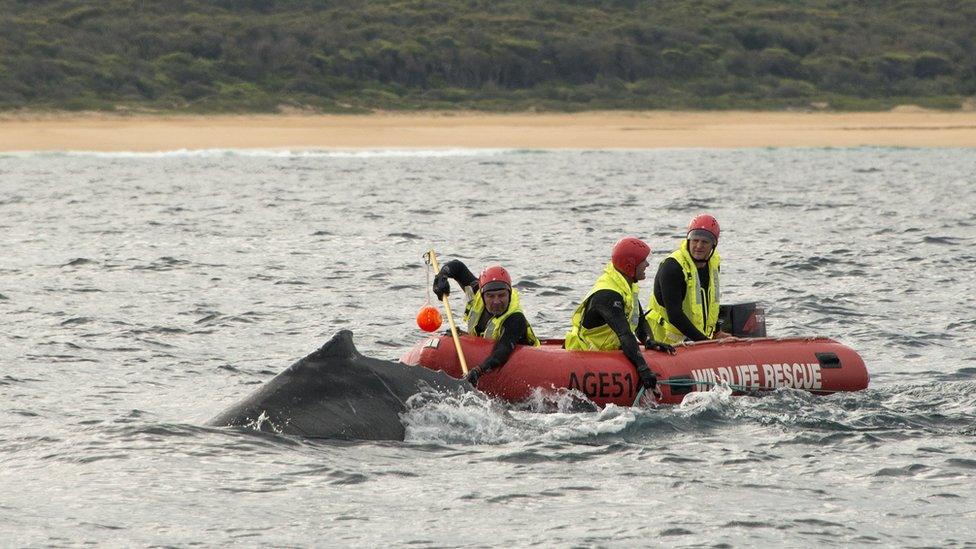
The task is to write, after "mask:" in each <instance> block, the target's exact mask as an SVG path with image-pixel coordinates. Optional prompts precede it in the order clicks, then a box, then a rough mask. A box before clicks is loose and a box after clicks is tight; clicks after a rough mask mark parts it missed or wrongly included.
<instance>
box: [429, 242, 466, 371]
mask: <svg viewBox="0 0 976 549" xmlns="http://www.w3.org/2000/svg"><path fill="white" fill-rule="evenodd" d="M424 259H426V260H427V262H428V263H430V266H431V267H433V268H434V273H439V272H440V270H441V267H440V265H438V264H437V254H435V253H434V250H428V251H427V253H426V254H425V256H424ZM441 302H442V303H444V310H445V311H446V312H447V323H448V324H450V325H451V337H452V338H453V339H454V348H455V349H457V355H458V359H459V360H460V361H461V372H463V373H464V375H465V376H466V375H468V363H467V361H465V360H464V351H462V350H461V339H460V338H458V331H457V326H456V325H455V324H454V315H453V314H452V313H451V302H450V300H449V299H448V296H447V295H446V294H445V295H444V297H442V298H441Z"/></svg>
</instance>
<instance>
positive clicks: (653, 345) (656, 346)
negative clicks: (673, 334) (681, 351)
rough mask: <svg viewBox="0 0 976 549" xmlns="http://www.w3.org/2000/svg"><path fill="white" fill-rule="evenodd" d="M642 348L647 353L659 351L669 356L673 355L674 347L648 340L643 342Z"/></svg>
mask: <svg viewBox="0 0 976 549" xmlns="http://www.w3.org/2000/svg"><path fill="white" fill-rule="evenodd" d="M644 348H645V349H647V350H648V351H661V352H662V353H668V354H669V355H673V354H674V353H675V350H674V347H672V346H670V345H668V344H667V343H661V342H660V341H654V340H653V339H648V340H647V341H645V342H644Z"/></svg>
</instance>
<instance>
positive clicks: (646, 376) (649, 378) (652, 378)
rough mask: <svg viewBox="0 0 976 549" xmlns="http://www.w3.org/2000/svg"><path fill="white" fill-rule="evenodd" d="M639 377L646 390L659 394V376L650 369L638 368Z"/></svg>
mask: <svg viewBox="0 0 976 549" xmlns="http://www.w3.org/2000/svg"><path fill="white" fill-rule="evenodd" d="M637 375H638V377H640V381H641V385H643V386H644V389H647V390H649V391H654V393H655V394H656V393H657V376H656V375H654V372H652V371H651V370H650V368H648V367H646V366H645V367H643V368H638V369H637Z"/></svg>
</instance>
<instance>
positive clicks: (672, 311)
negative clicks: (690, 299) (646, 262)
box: [660, 257, 708, 341]
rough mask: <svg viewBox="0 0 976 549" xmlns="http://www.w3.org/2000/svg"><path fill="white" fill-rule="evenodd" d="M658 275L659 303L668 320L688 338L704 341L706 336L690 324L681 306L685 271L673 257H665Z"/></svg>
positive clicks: (684, 290) (684, 285) (684, 288)
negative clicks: (659, 279) (659, 286)
mask: <svg viewBox="0 0 976 549" xmlns="http://www.w3.org/2000/svg"><path fill="white" fill-rule="evenodd" d="M660 277H661V301H662V302H661V304H662V305H664V309H665V310H666V311H667V313H668V321H669V322H670V323H671V324H673V325H674V327H675V328H677V329H678V330H680V331H681V333H683V334H685V337H687V338H688V339H690V340H692V341H706V340H707V339H708V337H706V336H705V334H703V333H702V332H701V330H699V329H698V328H696V327H695V325H694V324H692V322H691V320H689V319H688V317H687V316H685V312H684V310H682V308H681V306H682V304H683V303H684V300H685V292H686V291H687V286H686V284H685V272H684V271H683V270H682V269H681V265H679V264H678V262H677V260H675V259H674V258H673V257H669V258H667V259H665V260H664V262H663V263H662V264H661V268H660Z"/></svg>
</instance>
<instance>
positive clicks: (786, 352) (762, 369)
mask: <svg viewBox="0 0 976 549" xmlns="http://www.w3.org/2000/svg"><path fill="white" fill-rule="evenodd" d="M460 340H461V346H462V349H463V351H464V356H465V359H466V361H467V364H468V365H469V366H474V365H477V364H480V363H481V362H482V361H484V360H485V358H487V357H488V355H489V353H490V352H491V348H492V346H493V344H494V342H493V341H491V340H486V339H483V338H478V337H472V336H461V338H460ZM562 343H563V342H562V340H547V341H545V342H543V344H542V345H541V346H539V347H527V346H521V345H520V346H518V347H516V349H515V351H514V352H513V353H512V355H511V357H510V358H509V360H508V362H507V363H506V364H505V365H504V366H503V367H502V368H498V369H496V370H492V371H491V372H488V373H487V374H485V375H484V376H482V377H481V379H480V380H479V382H478V389H480V390H481V391H483V392H485V393H487V394H489V395H491V396H494V397H498V398H502V399H504V400H508V401H511V402H518V401H521V400H524V399H526V398H528V397H529V396H530V395H531V394H532V393H533V391H534V390H535V389H537V388H542V389H550V390H557V389H578V390H579V391H581V392H583V393H584V394H586V396H587V397H588V398H589V399H590V400H592V401H593V402H594V403H596V404H598V405H600V406H606V405H607V404H616V405H618V406H630V405H632V404H633V403H634V400H635V398H636V397H637V395H638V390H639V389H640V380H639V378H638V377H637V372H636V371H635V369H634V367H633V365H631V363H630V361H628V360H627V358H626V357H625V356H624V355H623V353H622V352H620V351H567V350H565V349H563V348H562ZM676 350H677V352H676V354H675V355H669V354H666V353H661V352H657V351H644V359H645V360H646V361H647V364H648V366H650V368H651V370H652V371H653V372H654V373H655V374H656V375H657V376H658V380H659V381H660V382H661V386H660V387H661V392H662V394H663V397H662V399H661V400H660V402H663V403H669V404H678V403H680V402H681V400H682V399H683V398H684V396H685V395H687V394H688V393H691V392H694V391H707V390H709V389H710V388H711V387H712V386H713V385H715V384H716V383H726V384H728V385H729V386H730V387H731V388H732V389H733V391H734V392H733V394H746V393H750V392H756V391H770V390H775V389H777V388H781V387H791V388H794V389H800V390H804V391H809V392H812V393H816V394H829V393H835V392H847V391H859V390H861V389H865V388H867V386H868V379H869V376H868V372H867V368H866V367H865V365H864V361H863V360H862V359H861V357H860V355H858V354H857V352H855V351H854V350H853V349H851V348H850V347H847V346H845V345H842V344H840V343H838V342H836V341H834V340H832V339H828V338H822V337H817V338H755V339H753V338H750V339H739V338H729V339H722V340H714V341H705V342H699V343H687V344H683V345H679V346H678V347H676ZM400 361H401V362H403V363H405V364H408V365H413V366H422V367H424V368H428V369H431V370H440V371H443V372H445V373H447V374H448V375H450V376H453V377H457V378H459V377H461V376H462V373H461V364H460V361H459V360H458V357H457V352H456V351H455V348H454V342H453V341H452V340H451V336H450V335H440V336H434V337H431V338H429V339H427V340H426V341H423V342H421V343H419V344H418V345H417V346H415V347H413V348H412V349H410V350H408V351H407V352H406V353H404V354H403V356H402V357H401V358H400Z"/></svg>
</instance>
